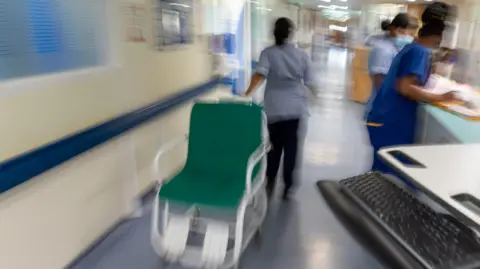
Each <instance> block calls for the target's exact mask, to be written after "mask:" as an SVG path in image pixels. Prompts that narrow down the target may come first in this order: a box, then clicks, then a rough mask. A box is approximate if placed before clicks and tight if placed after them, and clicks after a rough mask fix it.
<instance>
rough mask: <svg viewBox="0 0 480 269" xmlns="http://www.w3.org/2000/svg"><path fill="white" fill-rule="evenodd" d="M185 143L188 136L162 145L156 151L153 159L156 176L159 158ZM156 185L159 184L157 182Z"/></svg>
mask: <svg viewBox="0 0 480 269" xmlns="http://www.w3.org/2000/svg"><path fill="white" fill-rule="evenodd" d="M187 141H188V134H185V135H184V136H182V137H179V138H176V139H173V140H170V141H169V142H168V143H166V144H165V145H163V146H162V147H161V148H160V149H159V150H158V152H157V154H156V155H155V158H154V159H153V168H154V170H155V173H156V174H158V173H159V172H160V171H159V170H160V169H159V167H158V163H159V160H160V158H162V157H163V156H164V155H165V154H166V153H168V152H170V151H171V150H173V149H175V148H176V147H178V146H179V145H181V144H183V143H185V142H187ZM158 183H160V182H158Z"/></svg>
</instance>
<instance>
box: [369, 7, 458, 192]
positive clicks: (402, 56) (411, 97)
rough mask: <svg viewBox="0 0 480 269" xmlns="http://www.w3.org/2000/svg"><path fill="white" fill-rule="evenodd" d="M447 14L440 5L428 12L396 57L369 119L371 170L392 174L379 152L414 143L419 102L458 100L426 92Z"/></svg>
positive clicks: (448, 94) (449, 96) (447, 94)
mask: <svg viewBox="0 0 480 269" xmlns="http://www.w3.org/2000/svg"><path fill="white" fill-rule="evenodd" d="M448 13H449V6H448V5H447V4H444V3H439V2H436V3H433V4H431V5H430V6H428V7H427V8H426V9H425V11H424V13H423V15H422V21H423V26H422V28H421V29H420V31H419V34H418V39H417V41H416V42H415V43H413V44H410V45H407V46H406V47H405V48H403V50H401V51H400V53H398V55H397V56H396V57H395V59H394V60H393V62H392V65H391V67H390V70H389V71H388V74H387V76H386V77H385V79H384V81H383V83H382V86H381V87H380V90H379V92H378V94H377V97H376V98H375V100H374V101H373V104H372V108H371V110H370V112H369V113H368V116H367V127H368V133H369V137H370V142H371V144H372V147H373V149H374V151H375V152H374V155H375V157H374V162H373V166H372V170H376V171H381V172H384V173H390V172H392V171H391V169H390V168H389V167H388V166H386V165H385V164H383V163H382V161H381V160H379V158H378V157H377V156H376V152H377V151H378V150H379V149H380V148H383V147H388V146H395V145H408V144H412V143H413V142H414V136H415V127H416V122H417V107H418V103H419V102H425V103H435V102H444V101H452V100H455V99H456V96H455V94H453V93H452V92H449V93H446V94H443V95H436V94H432V93H429V92H427V91H425V89H424V88H423V86H424V85H425V84H426V82H427V79H428V77H429V75H430V69H431V54H432V53H431V51H432V50H433V49H436V48H438V47H439V45H440V43H441V41H442V33H443V31H444V29H445V20H446V17H447V15H449V14H448ZM406 183H407V184H408V182H406Z"/></svg>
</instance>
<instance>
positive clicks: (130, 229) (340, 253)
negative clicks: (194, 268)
mask: <svg viewBox="0 0 480 269" xmlns="http://www.w3.org/2000/svg"><path fill="white" fill-rule="evenodd" d="M313 58H314V60H315V67H316V68H317V73H318V78H319V80H320V81H321V82H322V83H321V85H323V86H322V89H321V92H320V94H319V96H318V98H317V99H315V100H314V101H311V104H310V105H311V109H310V111H311V117H310V118H309V121H308V127H307V135H306V139H305V148H304V152H303V161H302V168H303V169H302V175H301V179H300V182H301V183H300V184H301V185H300V186H299V189H298V192H297V193H296V195H295V197H294V198H293V200H291V201H289V202H282V201H281V200H280V199H278V198H276V199H275V200H273V201H272V203H271V205H270V209H269V213H268V215H267V218H266V220H265V225H264V229H263V236H262V241H261V243H260V244H259V243H258V242H255V241H252V243H251V244H250V246H249V247H248V248H247V250H246V252H245V253H244V255H243V257H242V260H241V268H242V269H259V268H265V269H292V268H295V269H319V268H322V269H363V268H368V269H380V268H385V267H384V265H382V264H380V263H379V262H378V261H377V259H376V258H374V256H373V255H372V254H371V253H369V252H368V251H367V250H366V249H364V248H363V247H362V246H361V245H360V244H359V243H358V242H357V241H356V240H355V239H354V238H353V237H352V236H351V235H350V234H349V233H348V232H347V231H346V229H345V228H344V227H343V226H342V225H341V224H340V222H339V221H338V220H337V219H336V218H335V217H334V216H333V214H332V212H331V211H330V209H329V208H328V206H327V205H326V204H325V202H324V201H323V199H322V197H321V196H320V194H319V192H318V191H317V189H316V187H315V182H316V181H318V180H321V179H342V178H346V177H349V176H354V175H358V174H360V173H363V172H365V171H367V170H368V166H369V162H370V159H371V153H370V149H369V146H368V143H366V141H367V136H366V133H365V129H364V127H363V126H362V122H361V116H362V111H363V108H362V106H361V105H359V104H355V103H352V102H350V101H348V100H347V98H346V95H347V94H348V92H347V91H348V88H349V85H348V81H349V74H348V70H349V68H348V62H349V55H348V53H347V51H346V50H343V49H335V48H331V49H321V50H315V51H314V55H313ZM149 228H150V216H149V214H148V213H147V214H145V215H144V216H143V217H141V218H138V219H135V220H131V221H128V222H126V223H124V224H122V225H121V226H120V227H118V228H117V229H116V230H115V231H113V232H112V233H111V234H110V235H108V236H107V237H106V239H105V240H103V241H102V242H101V243H100V244H98V245H97V246H96V247H95V248H94V249H92V251H90V252H89V253H88V254H87V255H86V256H84V257H83V258H82V259H80V260H79V261H78V262H76V263H75V264H74V265H72V266H71V269H163V268H162V267H161V263H160V260H159V258H158V257H157V256H156V255H155V253H154V252H153V250H152V248H151V246H150V239H149V231H150V230H149ZM168 268H169V269H181V268H182V267H178V266H173V265H172V266H169V267H168Z"/></svg>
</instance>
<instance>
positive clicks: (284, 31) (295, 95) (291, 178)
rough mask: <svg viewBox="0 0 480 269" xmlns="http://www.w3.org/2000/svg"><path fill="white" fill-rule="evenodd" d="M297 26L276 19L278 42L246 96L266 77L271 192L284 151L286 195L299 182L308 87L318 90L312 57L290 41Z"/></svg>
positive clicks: (262, 60) (260, 64) (266, 52)
mask: <svg viewBox="0 0 480 269" xmlns="http://www.w3.org/2000/svg"><path fill="white" fill-rule="evenodd" d="M294 30H295V26H294V24H293V22H292V21H291V20H290V19H287V18H280V19H278V20H277V21H276V22H275V28H274V31H273V35H274V36H275V45H273V46H271V47H268V48H266V49H264V50H263V51H262V53H261V54H260V59H259V62H258V64H257V67H256V71H255V74H253V76H252V80H251V82H250V86H249V87H248V90H247V91H246V93H245V95H247V96H248V95H250V94H252V93H253V92H254V91H255V90H256V89H257V88H258V86H260V85H261V84H262V83H263V82H264V81H265V79H266V80H267V85H266V86H265V96H264V107H265V114H266V115H267V120H268V132H269V134H270V142H271V143H272V150H271V151H270V152H269V153H268V156H267V194H268V195H269V196H270V194H271V193H272V192H273V190H274V189H275V184H276V178H277V172H278V169H279V167H280V160H281V158H282V153H283V180H284V183H285V186H284V191H283V198H284V199H285V200H288V199H289V198H290V194H291V190H292V188H293V187H294V185H295V183H296V179H295V175H294V170H295V168H296V161H297V153H298V149H299V146H302V145H299V144H300V141H301V140H302V139H301V138H300V137H299V135H300V134H299V130H300V125H301V121H302V119H303V118H304V117H305V116H306V115H307V114H308V108H307V106H308V104H307V88H310V89H311V90H316V87H317V83H316V80H315V76H314V73H313V69H312V64H311V62H310V58H309V57H308V55H307V54H306V53H305V51H303V50H301V49H299V48H296V47H295V45H294V44H292V43H291V42H290V40H291V38H292V36H293V33H294Z"/></svg>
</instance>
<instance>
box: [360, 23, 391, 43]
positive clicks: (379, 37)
mask: <svg viewBox="0 0 480 269" xmlns="http://www.w3.org/2000/svg"><path fill="white" fill-rule="evenodd" d="M389 25H390V20H384V21H382V23H381V25H380V28H381V29H382V32H383V33H381V34H379V35H371V36H369V37H367V39H366V40H365V46H367V47H371V46H373V45H375V43H377V41H379V40H382V39H383V38H384V37H385V35H386V34H387V32H388V26H389Z"/></svg>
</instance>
